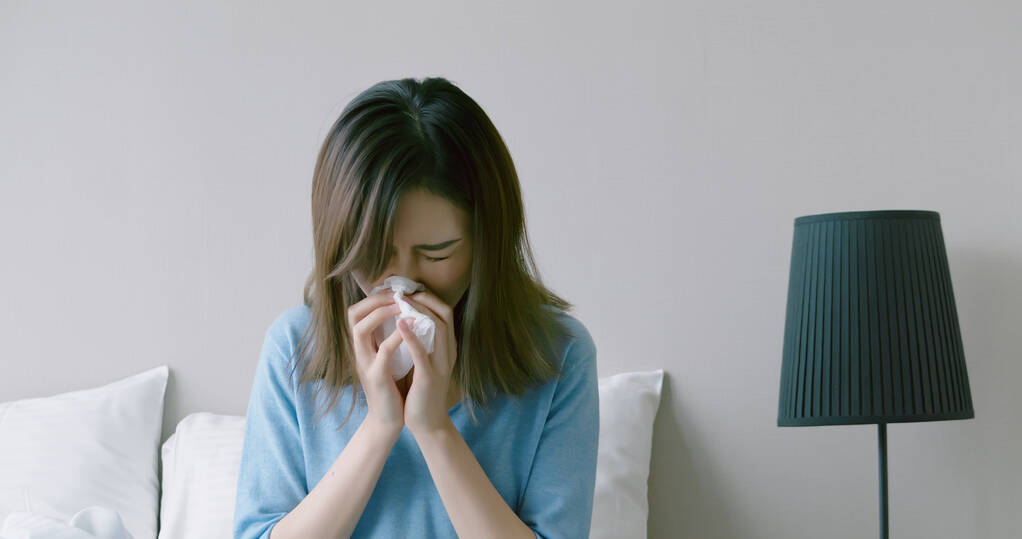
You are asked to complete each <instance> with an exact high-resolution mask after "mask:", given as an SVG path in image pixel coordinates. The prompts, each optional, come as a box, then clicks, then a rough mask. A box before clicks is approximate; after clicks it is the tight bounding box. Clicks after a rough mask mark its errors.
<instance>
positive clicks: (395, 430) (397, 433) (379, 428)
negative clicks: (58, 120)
mask: <svg viewBox="0 0 1022 539" xmlns="http://www.w3.org/2000/svg"><path fill="white" fill-rule="evenodd" d="M359 428H365V429H367V430H369V431H371V432H372V436H373V437H374V438H379V439H381V440H386V441H389V442H390V444H391V445H393V444H394V443H395V442H397V439H398V438H400V437H401V429H403V428H404V425H400V424H398V425H395V424H389V423H387V422H385V421H382V420H378V419H376V418H375V417H373V415H372V414H369V415H367V416H366V418H365V420H364V421H363V422H362V426H361V427H359Z"/></svg>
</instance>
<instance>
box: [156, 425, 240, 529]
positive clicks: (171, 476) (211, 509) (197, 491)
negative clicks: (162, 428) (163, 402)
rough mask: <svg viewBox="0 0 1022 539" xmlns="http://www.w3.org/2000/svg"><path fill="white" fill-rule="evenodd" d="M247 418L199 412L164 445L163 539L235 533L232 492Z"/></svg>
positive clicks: (233, 492) (236, 486)
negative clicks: (233, 527)
mask: <svg viewBox="0 0 1022 539" xmlns="http://www.w3.org/2000/svg"><path fill="white" fill-rule="evenodd" d="M244 435H245V416H236V415H220V414H211V413H209V412H196V413H193V414H189V415H187V416H185V417H184V419H182V420H181V421H180V422H179V423H178V424H177V427H176V428H175V429H174V434H171V435H170V437H169V438H167V441H166V442H163V449H162V450H161V454H162V458H163V498H162V499H161V501H160V535H159V539H171V538H173V539H201V538H203V537H209V538H217V539H223V538H224V537H231V535H232V534H233V533H234V531H233V529H232V526H233V517H234V494H235V493H236V492H237V488H238V471H239V470H240V469H241V447H242V442H243V441H244Z"/></svg>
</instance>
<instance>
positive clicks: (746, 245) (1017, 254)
mask: <svg viewBox="0 0 1022 539" xmlns="http://www.w3.org/2000/svg"><path fill="white" fill-rule="evenodd" d="M236 4H238V5H229V4H227V3H225V2H214V3H203V4H197V5H195V6H191V7H187V6H184V5H182V4H179V3H174V4H165V5H164V6H162V7H155V8H154V7H148V6H147V7H141V6H139V5H136V4H134V3H130V2H124V3H122V4H120V5H115V4H112V3H106V2H89V3H73V2H67V3H62V4H60V5H59V6H52V5H50V3H46V4H45V5H44V4H40V3H32V2H13V1H0V118H2V119H3V120H2V121H0V248H2V254H0V257H2V262H3V263H2V264H0V298H3V299H2V302H0V338H3V341H4V344H5V346H4V352H3V354H2V356H0V362H2V363H0V368H2V369H0V372H2V375H0V401H2V400H10V399H15V398H21V397H28V396H42V395H46V394H52V393H56V392H60V391H67V390H71V389H80V388H84V387H92V386H94V385H99V384H103V383H106V382H109V381H112V380H115V379H118V378H122V377H125V376H127V375H129V374H133V373H136V372H140V371H141V370H144V369H147V368H150V367H153V366H156V365H160V364H164V363H166V364H168V365H170V367H171V377H170V382H169V387H168V395H167V409H166V417H165V425H164V439H166V437H167V436H169V435H170V433H171V432H172V430H173V426H174V424H175V423H176V422H177V421H178V420H179V419H180V418H181V417H183V416H184V415H186V414H188V413H191V412H195V411H211V412H216V413H231V414H244V411H245V405H246V401H247V398H248V391H249V389H250V383H251V379H252V374H253V369H254V366H255V361H256V359H257V355H258V351H259V348H260V345H261V342H262V337H263V332H264V331H265V330H266V327H267V325H268V324H269V322H270V321H271V320H272V319H273V318H274V317H275V316H276V315H277V314H279V313H280V312H281V311H282V310H283V309H285V308H287V307H290V306H292V305H295V304H297V303H298V302H299V301H300V295H301V288H302V285H303V284H304V279H305V276H306V274H307V272H308V269H309V266H310V262H311V230H310V218H309V189H310V182H311V176H310V175H311V171H312V166H313V163H314V159H315V156H316V152H317V149H318V145H319V143H320V141H321V137H322V136H323V135H324V134H325V130H326V129H327V128H328V127H329V124H330V122H332V121H333V119H334V118H335V117H336V115H337V114H338V113H339V112H340V109H341V108H342V107H343V106H344V104H345V103H347V101H348V100H350V99H351V98H352V97H354V96H355V94H357V93H358V92H359V91H361V90H362V89H364V88H365V87H367V86H369V85H370V84H372V83H374V82H376V81H378V80H382V79H390V78H398V77H403V76H415V77H422V76H427V75H442V76H446V77H448V78H449V79H451V80H452V81H454V82H455V83H456V84H459V85H460V86H461V87H462V88H463V89H464V90H465V91H466V92H468V93H469V94H470V95H472V96H473V97H475V98H476V99H477V100H478V101H479V102H480V103H481V104H482V106H483V108H484V109H485V110H487V111H488V113H489V114H490V115H491V117H492V119H493V120H494V122H495V123H496V125H497V127H498V129H500V130H501V132H502V134H503V135H504V137H505V138H506V141H507V143H508V145H509V146H510V148H511V152H512V155H513V156H514V158H515V161H516V165H517V166H518V171H519V174H520V177H521V180H522V187H523V190H524V194H525V198H526V208H527V217H528V226H529V233H530V235H531V237H532V239H533V241H534V246H535V249H536V254H537V256H538V258H539V263H540V266H541V270H542V271H543V277H544V278H545V279H546V280H547V282H548V283H549V284H550V285H551V286H552V287H553V288H554V289H555V290H557V291H558V292H560V293H562V294H564V295H565V296H566V297H568V298H569V299H571V300H574V301H575V302H576V303H577V306H578V309H577V311H576V315H577V316H578V317H579V318H580V319H581V320H582V321H583V322H584V323H585V324H586V325H587V326H588V327H589V329H590V331H591V332H592V334H593V336H594V338H595V339H596V342H597V346H598V349H599V365H600V373H601V375H607V374H613V373H617V372H622V371H629V370H650V369H656V368H664V369H665V370H666V371H667V373H668V379H667V381H666V383H665V393H664V401H663V406H662V409H661V413H660V415H659V417H658V418H657V422H656V434H655V444H654V450H653V461H652V470H651V480H650V483H651V487H650V491H651V514H650V530H651V533H650V536H651V537H655V538H668V537H692V538H767V539H793V538H807V539H808V538H814V539H815V538H820V537H827V538H830V539H852V538H855V539H859V538H862V537H871V536H874V534H876V532H877V519H878V516H877V505H876V504H877V468H876V466H877V464H876V458H877V456H876V449H877V447H876V445H877V442H876V428H875V427H871V426H852V427H816V428H803V429H795V428H787V429H781V428H778V427H777V426H776V414H777V409H776V407H777V391H778V380H779V376H780V360H781V355H780V354H781V342H782V334H783V322H784V321H783V316H784V308H785V306H784V302H785V300H786V285H787V271H788V263H789V257H790V248H791V235H792V221H793V219H794V218H795V217H797V216H799V215H806V214H810V213H821V212H827V211H845V210H864V209H927V210H936V211H939V212H940V213H941V217H942V221H943V226H944V233H945V238H946V240H947V244H948V255H949V260H950V266H951V272H952V277H953V284H954V289H955V294H956V299H957V302H958V306H959V309H960V311H959V312H960V316H961V324H962V333H963V338H964V343H965V350H966V356H967V362H968V363H967V364H968V368H969V375H970V379H971V382H972V391H973V399H974V403H975V408H976V418H975V419H973V420H967V421H949V422H940V423H921V424H904V425H893V426H891V427H890V429H889V445H890V496H891V498H890V504H891V535H892V537H899V538H922V537H927V538H984V539H995V538H996V539H1001V538H1004V537H1009V536H1012V535H1013V534H1014V533H1016V532H1017V530H1019V529H1022V516H1019V515H1020V513H1018V511H1017V510H1016V509H1017V506H1018V503H1019V502H1020V501H1022V481H1020V480H1022V465H1020V464H1019V461H1018V455H1019V454H1020V451H1022V424H1020V422H1019V420H1018V415H1017V410H1018V409H1019V408H1020V407H1022V397H1019V396H1018V392H1017V391H1016V387H1015V386H1016V385H1017V384H1018V381H1019V378H1020V374H1022V364H1020V362H1019V361H1018V359H1019V353H1020V351H1022V343H1020V337H1019V335H1020V332H1019V331H1018V328H1019V327H1020V325H1022V301H1020V298H1022V280H1020V279H1019V275H1020V274H1022V239H1020V238H1022V219H1020V218H1019V213H1018V210H1019V207H1020V203H1022V187H1020V185H1022V179H1020V176H1022V145H1020V143H1019V141H1020V140H1022V113H1020V111H1022V98H1020V96H1022V37H1020V36H1022V33H1019V32H1017V30H1018V28H1019V27H1020V23H1022V8H1020V7H1019V4H1018V3H1016V2H1011V1H1007V0H1005V1H1001V2H991V1H986V2H976V1H968V2H965V1H963V2H946V1H939V2H933V1H926V2H924V1H912V2H792V1H776V2H761V1H746V2H737V1H733V0H726V1H712V2H662V3H659V4H656V3H651V2H595V3H594V2H581V1H576V2H571V3H569V2H552V3H550V2H493V3H483V2H448V1H439V2H407V3H402V4H403V5H401V6H399V7H398V6H391V5H389V4H388V5H387V6H383V5H381V4H380V3H375V2H358V3H354V2H351V3H341V2H330V3H328V2H323V3H321V4H317V5H315V6H313V5H311V4H309V5H308V7H303V8H299V7H296V6H295V5H294V4H291V3H289V4H288V5H287V6H284V5H283V4H281V5H279V6H274V7H255V6H247V4H246V6H247V7H245V8H244V9H242V8H241V7H240V5H241V4H242V3H236ZM1013 36H1014V37H1013Z"/></svg>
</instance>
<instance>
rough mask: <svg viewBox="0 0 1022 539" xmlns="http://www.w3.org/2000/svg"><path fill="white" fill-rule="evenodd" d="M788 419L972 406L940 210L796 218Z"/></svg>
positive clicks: (878, 419)
mask: <svg viewBox="0 0 1022 539" xmlns="http://www.w3.org/2000/svg"><path fill="white" fill-rule="evenodd" d="M782 355H783V358H782V366H781V387H780V401H779V406H778V416H777V424H778V426H811V425H847V424H865V423H894V422H908V421H935V420H945V419H967V418H972V417H974V412H973V408H972V394H971V392H970V390H969V377H968V374H967V372H966V368H965V354H964V350H963V348H962V337H961V332H960V329H959V324H958V313H957V311H956V308H955V298H954V293H953V291H952V288H951V273H950V269H949V267H948V261H947V253H946V252H945V248H944V237H943V233H942V231H941V225H940V215H939V214H938V213H937V212H933V211H917V210H882V211H861V212H841V213H827V214H820V215H808V216H803V217H798V218H796V219H795V233H794V239H793V243H792V252H791V267H790V276H789V280H788V302H787V311H786V316H785V326H784V347H783V352H782Z"/></svg>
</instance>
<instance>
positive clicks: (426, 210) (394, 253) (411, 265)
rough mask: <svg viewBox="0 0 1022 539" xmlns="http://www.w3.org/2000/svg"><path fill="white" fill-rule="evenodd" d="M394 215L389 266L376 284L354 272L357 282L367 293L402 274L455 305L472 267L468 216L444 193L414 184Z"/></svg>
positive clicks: (401, 200)
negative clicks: (445, 196)
mask: <svg viewBox="0 0 1022 539" xmlns="http://www.w3.org/2000/svg"><path fill="white" fill-rule="evenodd" d="M395 219H396V221H395V223H394V246H393V247H392V248H391V250H390V252H389V258H388V260H387V267H386V268H384V270H383V273H382V274H381V275H380V277H379V279H378V280H376V281H375V282H372V283H369V282H366V280H365V279H364V277H363V276H362V275H360V274H359V273H358V272H355V274H354V277H355V282H357V283H358V286H359V287H360V288H361V289H362V292H363V293H364V294H366V295H368V294H369V291H370V290H372V289H373V288H375V287H377V286H380V285H382V284H383V281H384V280H386V279H387V277H390V276H392V275H401V276H403V277H407V278H409V279H411V280H413V281H417V282H420V283H422V284H424V285H425V286H426V289H427V290H429V291H430V292H432V293H433V294H435V295H436V296H437V297H439V298H440V299H442V300H443V301H444V303H446V304H447V305H450V306H451V307H452V308H453V307H454V306H455V305H457V304H458V301H460V300H461V297H462V295H464V293H465V291H466V290H468V285H469V277H470V274H471V268H472V243H471V238H470V237H469V234H468V224H469V223H468V215H467V214H466V213H465V212H464V211H462V210H461V209H460V208H458V207H457V206H454V205H453V204H451V203H450V202H448V201H447V200H446V199H444V198H442V197H438V196H436V195H433V194H432V193H429V192H427V191H425V190H423V189H413V190H411V191H409V192H407V193H405V194H404V195H403V196H402V197H401V199H400V201H399V203H398V209H397V215H396V216H395ZM452 240H453V241H452ZM439 258H442V259H443V260H431V259H439Z"/></svg>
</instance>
